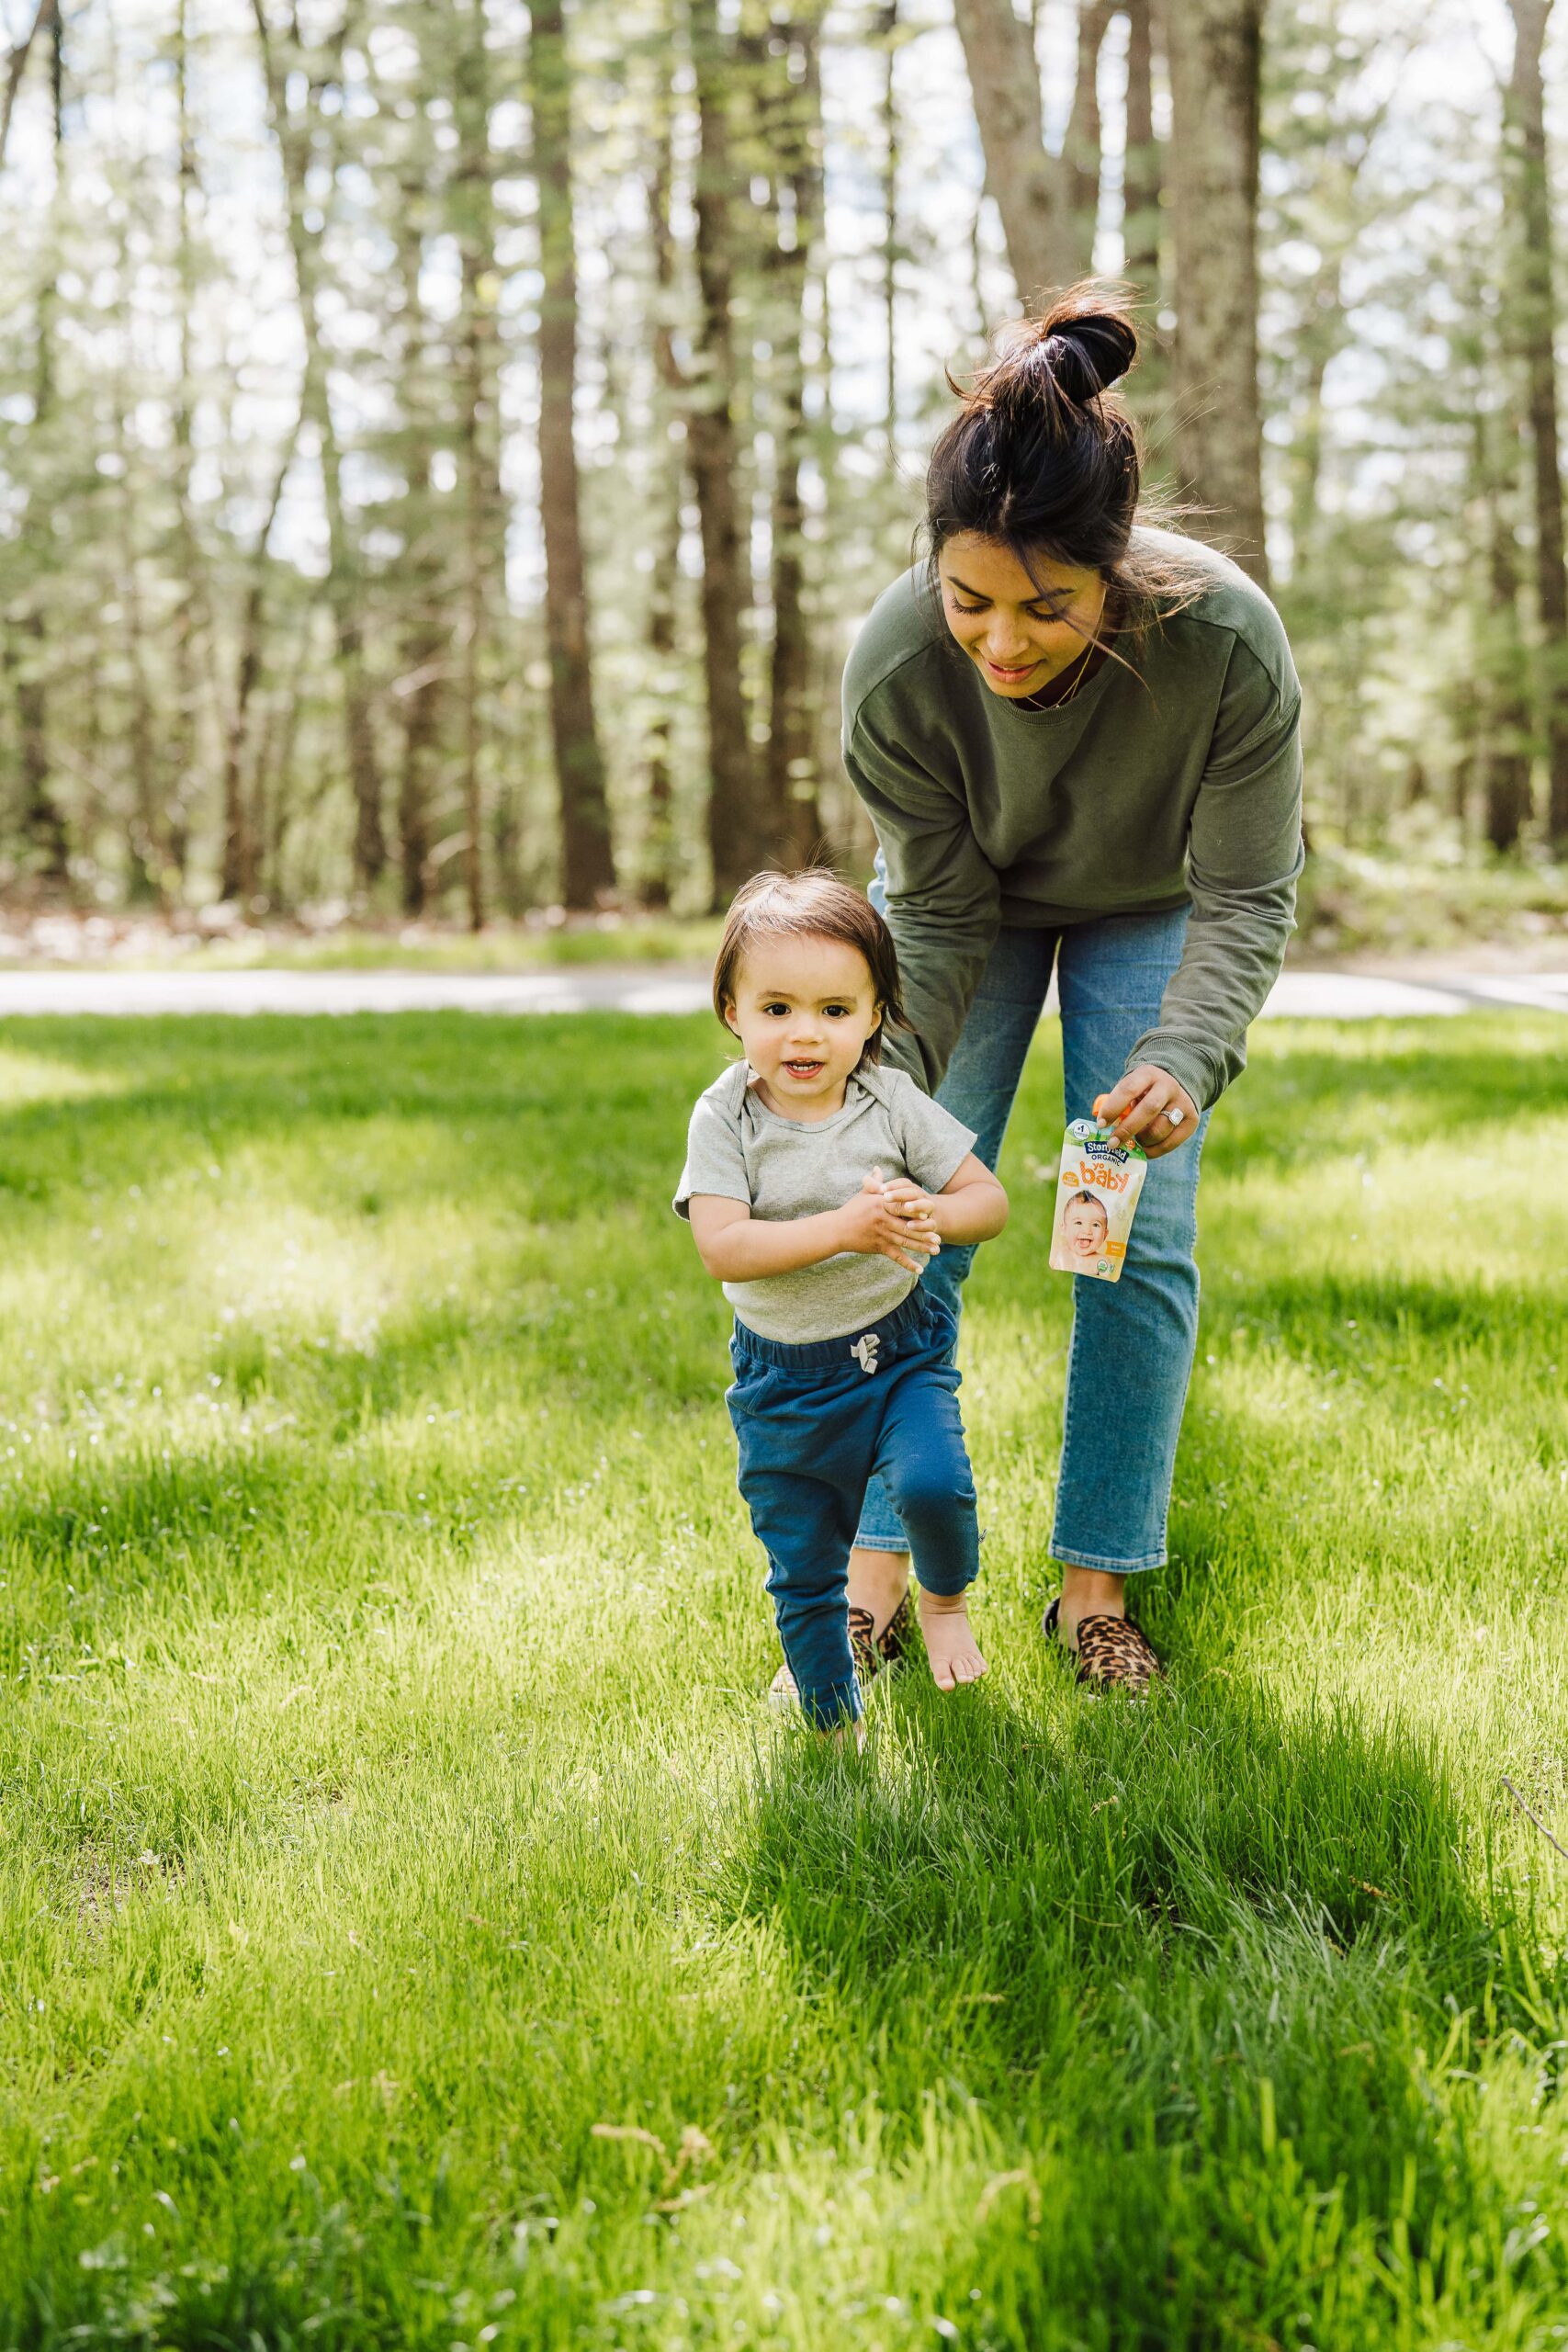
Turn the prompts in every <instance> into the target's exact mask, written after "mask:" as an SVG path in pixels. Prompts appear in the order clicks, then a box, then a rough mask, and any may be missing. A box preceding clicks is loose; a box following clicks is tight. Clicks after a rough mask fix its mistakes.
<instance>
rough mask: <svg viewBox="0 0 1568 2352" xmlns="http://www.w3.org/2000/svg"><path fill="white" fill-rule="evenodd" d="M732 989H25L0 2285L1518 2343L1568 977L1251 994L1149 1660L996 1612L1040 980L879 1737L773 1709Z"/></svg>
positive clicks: (5, 1440) (2, 1210)
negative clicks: (192, 1013)
mask: <svg viewBox="0 0 1568 2352" xmlns="http://www.w3.org/2000/svg"><path fill="white" fill-rule="evenodd" d="M721 1055H722V1048H721V1044H720V1041H719V1039H718V1037H717V1035H716V1031H715V1029H714V1027H713V1025H712V1023H707V1022H702V1021H694V1022H690V1023H645V1022H637V1021H633V1020H620V1019H604V1020H598V1019H594V1020H589V1019H572V1020H566V1021H535V1022H529V1023H517V1024H513V1023H498V1022H486V1021H482V1020H471V1019H463V1018H461V1017H443V1018H428V1019H427V1018H423V1017H418V1016H404V1017H402V1018H400V1019H399V1020H396V1021H374V1020H353V1021H344V1022H337V1023H286V1022H280V1021H275V1020H266V1019H258V1020H255V1021H253V1022H246V1023H206V1022H200V1021H186V1022H169V1023H123V1022H116V1023H108V1022H105V1023H86V1022H81V1023H74V1022H73V1023H64V1022H58V1023H49V1024H47V1025H44V1024H33V1023H17V1024H13V1025H12V1026H10V1027H9V1028H8V1029H7V1031H6V1034H5V1036H4V1039H3V1040H0V1102H3V1105H4V1108H3V1112H0V1216H4V1219H5V1222H6V1245H7V1246H6V1250H5V1253H4V1261H3V1269H0V1313H3V1315H4V1318H5V1326H4V1328H5V1333H6V1348H5V1351H4V1355H3V1358H0V1576H3V1577H4V1579H5V1595H4V1598H5V1603H6V1611H5V1615H4V1618H3V1619H0V1670H3V1671H4V1673H5V1675H6V1689H7V1691H8V1694H9V1695H8V1701H7V1706H6V1713H5V1717H4V1725H3V1728H0V1786H3V1788H4V1792H5V1796H4V1804H3V1805H0V1890H3V1894H0V1954H3V1959H0V2345H6V2346H18V2347H20V2346H27V2347H28V2348H29V2352H33V2347H37V2348H38V2352H43V2347H54V2346H62V2347H63V2346H66V2345H71V2344H78V2345H102V2346H110V2345H127V2346H138V2347H143V2352H145V2348H146V2347H151V2346H168V2347H176V2346H177V2347H182V2348H183V2347H191V2352H195V2347H197V2346H201V2347H219V2346H224V2347H228V2346H245V2347H252V2346H257V2345H265V2346H267V2347H269V2352H272V2347H276V2348H277V2352H285V2347H300V2352H302V2348H303V2347H304V2346H308V2345H314V2346H336V2347H345V2348H346V2347H351V2346H352V2347H355V2352H357V2347H361V2346H385V2347H387V2352H391V2348H392V2347H394V2346H396V2347H398V2348H399V2352H403V2347H411V2346H412V2347H423V2346H428V2347H431V2352H447V2347H449V2346H453V2345H454V2344H461V2345H464V2346H475V2345H479V2344H481V2343H484V2344H489V2343H495V2344H498V2345H501V2346H507V2345H515V2346H529V2347H534V2346H558V2347H561V2352H565V2347H568V2346H570V2347H573V2352H576V2347H582V2346H588V2347H599V2352H613V2347H622V2348H623V2352H642V2347H649V2352H652V2347H656V2346H657V2347H661V2352H675V2347H677V2346H715V2347H716V2346H720V2345H724V2346H730V2345H750V2346H773V2347H790V2348H791V2352H820V2347H822V2346H827V2345H832V2346H846V2347H848V2346H855V2347H862V2346H863V2347H865V2352H871V2347H873V2346H882V2347H884V2352H912V2347H915V2346H924V2345H929V2344H931V2342H933V2341H942V2340H946V2341H950V2342H957V2343H960V2344H964V2345H968V2346H973V2347H975V2352H982V2347H986V2352H1003V2347H1006V2348H1007V2352H1015V2348H1016V2352H1041V2347H1058V2346H1060V2347H1063V2352H1066V2347H1068V2346H1094V2347H1100V2346H1103V2347H1107V2352H1109V2347H1111V2346H1118V2347H1121V2346H1134V2345H1136V2346H1149V2347H1154V2346H1178V2345H1179V2346H1205V2347H1207V2346H1213V2347H1216V2348H1217V2347H1220V2346H1232V2345H1244V2344H1245V2345H1253V2344H1256V2345H1265V2344H1270V2343H1271V2344H1274V2345H1277V2346H1285V2347H1289V2352H1305V2347H1306V2346H1309V2345H1310V2346H1317V2347H1319V2352H1341V2347H1343V2352H1352V2347H1353V2352H1383V2347H1386V2346H1391V2345H1397V2346H1408V2347H1411V2348H1412V2352H1416V2347H1420V2348H1421V2352H1437V2347H1438V2346H1440V2345H1455V2344H1463V2345H1465V2346H1476V2347H1480V2346H1486V2347H1489V2352H1490V2347H1503V2346H1506V2347H1509V2348H1510V2352H1526V2348H1527V2347H1528V2348H1529V2352H1545V2347H1546V2346H1550V2345H1552V2344H1554V2343H1557V2342H1560V2341H1561V2340H1562V2312H1563V2310H1564V2308H1565V2307H1568V2253H1565V2245H1568V2239H1565V2236H1564V2230H1565V2226H1568V2190H1565V2187H1564V2184H1565V2182H1568V2162H1565V2160H1568V2122H1565V2120H1564V2114H1563V2108H1562V2098H1561V2075H1562V2066H1561V2059H1562V2048H1563V2046H1564V2042H1565V2041H1568V2030H1565V2028H1568V1985H1565V1984H1564V1980H1563V1975H1562V1958H1561V1954H1562V1944H1563V1938H1564V1928H1565V1926H1568V1904H1565V1887H1568V1882H1565V1880H1564V1876H1563V1871H1564V1867H1565V1866H1563V1865H1562V1864H1560V1863H1559V1861H1558V1860H1557V1858H1556V1856H1555V1855H1554V1854H1553V1853H1552V1851H1551V1848H1550V1847H1549V1846H1548V1845H1547V1844H1546V1843H1545V1841H1544V1840H1543V1839H1542V1838H1541V1837H1540V1834H1539V1832H1538V1831H1537V1830H1535V1829H1534V1828H1533V1827H1531V1826H1529V1824H1527V1823H1526V1822H1525V1821H1524V1820H1523V1819H1522V1817H1521V1816H1520V1815H1519V1814H1518V1813H1517V1811H1516V1810H1515V1809H1514V1808H1513V1807H1512V1805H1511V1804H1509V1803H1508V1802H1507V1801H1506V1797H1505V1796H1504V1794H1503V1792H1501V1789H1500V1785H1499V1775H1500V1774H1501V1773H1504V1772H1506V1773H1507V1774H1508V1776H1509V1777H1510V1778H1511V1779H1512V1780H1513V1781H1515V1782H1516V1783H1517V1785H1518V1787H1519V1788H1520V1789H1521V1790H1522V1791H1523V1792H1524V1793H1525V1795H1526V1797H1527V1798H1528V1800H1529V1802H1530V1803H1531V1804H1533V1805H1534V1806H1535V1807H1536V1808H1537V1810H1538V1811H1539V1812H1540V1814H1541V1815H1542V1818H1543V1819H1544V1820H1545V1821H1546V1822H1547V1823H1548V1825H1549V1826H1551V1827H1553V1828H1555V1830H1556V1831H1557V1833H1558V1835H1559V1836H1564V1835H1565V1834H1568V1763H1565V1760H1564V1759H1565V1757H1568V1715H1565V1713H1564V1698H1563V1693H1564V1691H1565V1690H1568V1635H1565V1634H1564V1618H1563V1609H1562V1601H1563V1598H1564V1591H1565V1586H1568V1551H1565V1548H1564V1535H1563V1521H1562V1488H1563V1480H1564V1476H1568V1452H1565V1445H1564V1427H1563V1419H1562V1372H1561V1349H1562V1329H1563V1321H1562V1315H1563V1305H1564V1301H1563V1295H1562V1266H1563V1265H1564V1263H1565V1262H1568V1249H1565V1245H1568V1204H1565V1203H1564V1199H1563V1195H1562V1187H1561V1185H1560V1184H1557V1183H1555V1182H1553V1181H1552V1173H1551V1171H1552V1170H1553V1169H1554V1168H1555V1166H1556V1164H1557V1159H1559V1158H1560V1156H1561V1153H1562V1148H1563V1146H1564V1143H1565V1142H1568V1083H1565V1080H1564V1075H1563V1064H1562V1053H1561V1030H1560V1025H1558V1024H1553V1023H1550V1022H1548V1021H1546V1020H1538V1019H1535V1018H1533V1017H1528V1016H1519V1017H1509V1018H1506V1019H1503V1018H1499V1019H1495V1020H1486V1021H1471V1020H1462V1021H1455V1022H1445V1023H1427V1024H1421V1023H1407V1024H1404V1025H1393V1024H1377V1025H1362V1026H1358V1027H1356V1028H1354V1029H1348V1030H1343V1031H1336V1030H1335V1029H1333V1028H1331V1027H1329V1026H1327V1025H1314V1026H1300V1025H1295V1026H1289V1025H1283V1024H1276V1025H1275V1026H1273V1027H1271V1028H1269V1029H1268V1030H1266V1031H1265V1032H1263V1033H1261V1034H1260V1035H1259V1037H1258V1041H1257V1044H1256V1046H1255V1049H1254V1061H1253V1068H1252V1070H1251V1072H1250V1073H1249V1075H1248V1077H1247V1080H1245V1081H1244V1082H1243V1084H1242V1085H1241V1087H1240V1088H1238V1089H1237V1091H1235V1094H1234V1096H1233V1097H1232V1098H1231V1099H1230V1100H1229V1101H1228V1102H1227V1103H1225V1104H1224V1107H1223V1108H1222V1110H1221V1111H1220V1113H1219V1114H1218V1116H1217V1118H1216V1121H1215V1125H1214V1128H1213V1136H1212V1137H1211V1140H1210V1142H1209V1145H1208V1147H1207V1151H1208V1164H1207V1170H1206V1174H1205V1182H1204V1196H1203V1201H1204V1205H1203V1242H1202V1259H1203V1264H1204V1270H1205V1279H1206V1286H1207V1287H1206V1304H1205V1310H1204V1327H1203V1335H1202V1340H1201V1351H1200V1358H1199V1364H1198V1369H1197V1376H1196V1380H1195V1384H1194V1388H1193V1394H1192V1399H1191V1405H1190V1412H1189V1418H1188V1427H1187V1431H1186V1436H1185V1439H1184V1442H1183V1451H1182V1455H1181V1461H1180V1465H1179V1476H1178V1488H1177V1497H1176V1502H1175V1509H1174V1513H1173V1523H1172V1561H1171V1566H1170V1567H1169V1568H1168V1570H1166V1571H1164V1572H1162V1573H1161V1574H1159V1575H1157V1576H1156V1577H1153V1578H1151V1579H1150V1580H1149V1584H1148V1587H1147V1590H1146V1597H1145V1604H1144V1606H1145V1622H1146V1623H1148V1624H1149V1626H1150V1628H1151V1630H1152V1632H1153V1633H1154V1634H1155V1635H1156V1639H1158V1640H1159V1642H1160V1643H1161V1644H1162V1645H1163V1646H1165V1647H1166V1649H1167V1650H1168V1654H1169V1657H1170V1659H1171V1664H1172V1679H1171V1683H1170V1686H1169V1688H1168V1690H1167V1691H1161V1692H1158V1693H1156V1696H1155V1698H1154V1700H1153V1701H1152V1702H1151V1703H1150V1704H1149V1705H1148V1707H1147V1708H1146V1709H1144V1710H1142V1711H1136V1712H1134V1711H1130V1710H1128V1709H1126V1708H1124V1707H1123V1706H1122V1705H1121V1704H1120V1703H1113V1702H1109V1701H1106V1702H1085V1701H1083V1700H1082V1699H1081V1698H1080V1697H1079V1696H1078V1695H1077V1692H1076V1691H1074V1689H1073V1688H1072V1686H1071V1684H1070V1683H1069V1681H1068V1680H1067V1679H1066V1674H1065V1672H1064V1670H1063V1669H1062V1668H1061V1665H1060V1663H1059V1661H1058V1660H1057V1658H1056V1657H1055V1656H1054V1655H1053V1654H1051V1653H1049V1652H1047V1651H1046V1649H1045V1648H1044V1646H1043V1644H1042V1642H1041V1640H1040V1637H1039V1634H1038V1631H1037V1621H1038V1616H1039V1611H1040V1608H1041V1606H1042V1603H1043V1600H1045V1598H1046V1597H1047V1594H1048V1592H1049V1589H1050V1577H1049V1570H1048V1566H1047V1563H1046V1561H1045V1558H1044V1553H1043V1546H1044V1542H1045V1534H1046V1529H1047V1527H1048V1524H1049V1510H1050V1502H1051V1487H1052V1476H1053V1463H1054V1454H1055V1430H1056V1425H1057V1416H1058V1411H1059V1406H1060V1396H1061V1378H1062V1361H1063V1342H1064V1340H1065V1337H1066V1318H1067V1314H1068V1306H1069V1293H1068V1286H1067V1285H1066V1283H1059V1282H1057V1281H1055V1279H1054V1278H1052V1277H1051V1276H1050V1275H1048V1274H1046V1273H1044V1272H1042V1268H1043V1260H1044V1238H1045V1232H1046V1222H1047V1213H1048V1207H1049V1186H1048V1184H1047V1183H1045V1182H1041V1181H1038V1180H1039V1178H1040V1177H1041V1175H1042V1174H1043V1172H1044V1171H1045V1163H1046V1161H1047V1160H1048V1159H1049V1156H1050V1154H1051V1151H1052V1149H1053V1141H1054V1137H1055V1136H1056V1135H1058V1134H1059V1126H1060V1104H1059V1096H1058V1086H1059V1074H1058V1069H1057V1065H1056V1062H1055V1054H1054V1050H1053V1049H1052V1048H1051V1047H1050V1046H1043V1047H1042V1050H1041V1051H1040V1053H1039V1054H1038V1055H1037V1057H1035V1060H1034V1062H1033V1063H1032V1067H1031V1069H1030V1072H1029V1075H1028V1079H1027V1081H1026V1086H1025V1091H1024V1093H1023V1096H1022V1098H1021V1103H1020V1108H1019V1113H1018V1115H1017V1118H1016V1120H1015V1123H1014V1128H1013V1132H1012V1136H1011V1138H1010V1147H1009V1153H1008V1158H1007V1160H1006V1163H1005V1165H1004V1170H1003V1172H1004V1175H1005V1176H1006V1178H1007V1180H1008V1182H1009V1183H1010V1189H1011V1192H1012V1196H1013V1201H1014V1213H1013V1219H1012V1222H1011V1224H1010V1227H1009V1230H1008V1233H1007V1235H1006V1236H1005V1237H1004V1238H1002V1240H1000V1241H999V1242H998V1243H996V1244H994V1245H991V1246H989V1247H988V1248H987V1250H984V1251H983V1252H982V1253H981V1259H980V1263H979V1266H978V1268H977V1271H976V1278H975V1282H974V1285H973V1297H972V1311H971V1313H970V1315H969V1317H968V1319H967V1321H966V1326H965V1331H966V1338H965V1356H964V1368H965V1375H966V1376H965V1386H964V1400H965V1408H966V1416H967V1420H968V1424H969V1427H970V1430H971V1432H972V1437H973V1441H974V1446H975V1453H976V1467H977V1473H978V1476H979V1479H980V1484H981V1489H982V1494H983V1498H984V1516H985V1520H986V1522H987V1527H988V1535H987V1545H986V1566H985V1572H984V1579H983V1586H982V1596H983V1597H982V1600H981V1602H980V1614H979V1623H980V1625H981V1628H982V1631H983V1634H984V1636H985V1638H986V1640H987V1646H988V1649H989V1653H990V1656H991V1658H992V1661H993V1673H992V1675H991V1677H990V1678H989V1679H988V1681H987V1683H986V1684H985V1685H984V1686H983V1687H982V1688H981V1689H979V1690H978V1691H975V1692H973V1693H972V1694H967V1695H965V1696H964V1697H963V1698H961V1699H958V1700H949V1701H944V1700H942V1699H941V1698H939V1696H938V1694H937V1693H936V1692H935V1691H933V1690H932V1689H931V1686H930V1683H929V1681H928V1680H927V1679H926V1677H925V1675H924V1673H923V1670H921V1669H918V1668H911V1669H909V1670H908V1671H907V1672H906V1674H905V1675H904V1676H903V1678H902V1679H900V1680H899V1681H897V1683H895V1684H892V1685H883V1686H879V1687H878V1688H877V1689H876V1691H874V1700H873V1704H872V1707H871V1718H872V1722H873V1724H874V1736H873V1739H872V1743H871V1746H870V1747H869V1749H868V1751H867V1754H866V1756H865V1757H864V1758H863V1759H861V1760H859V1761H854V1760H851V1759H849V1758H845V1757H843V1756H841V1755H838V1754H834V1753H829V1752H824V1751H820V1750H818V1749H817V1748H816V1747H813V1746H812V1745H810V1744H809V1743H808V1742H807V1740H806V1739H805V1738H804V1736H802V1735H800V1734H798V1733H796V1732H792V1731H790V1730H789V1729H788V1728H787V1727H781V1726H780V1725H778V1724H776V1723H775V1722H774V1721H773V1719H771V1718H770V1717H769V1716H768V1715H767V1713H766V1711H765V1709H764V1707H763V1705H762V1703H761V1691H762V1690H763V1689H764V1687H765V1684H766V1681H767V1678H768V1676H769V1674H770V1672H771V1670H772V1665H773V1656H774V1650H773V1635H772V1632H771V1628H770V1626H769V1624H768V1622H767V1613H766V1604H765V1601H764V1599H763V1595H762V1592H761V1576H760V1571H759V1566H758V1563H757V1560H756V1557H755V1554H754V1547H753V1545H752V1543H751V1541H750V1536H749V1534H748V1532H747V1531H746V1529H745V1527H744V1524H743V1519H742V1513H741V1510H740V1506H739V1500H738V1498H737V1497H736V1494H735V1492H734V1487H733V1476H732V1456H731V1446H730V1438H729V1433H728V1428H727V1425H726V1419H725V1415H724V1409H723V1406H722V1402H721V1392H722V1388H723V1385H724V1380H725V1376H726V1375H725V1354H724V1344H723V1326H724V1318H723V1314H722V1310H721V1305H720V1302H719V1300H718V1298H717V1296H716V1292H715V1290H714V1287H713V1285H712V1284H711V1283H708V1282H707V1280H706V1278H705V1276H704V1275H703V1274H702V1272H701V1271H700V1268H699V1267H698V1264H697V1261H696V1259H695V1255H694V1251H693V1250H692V1248H691V1244H690V1238H689V1236H688V1235H687V1234H686V1233H685V1231H684V1230H683V1228H682V1227H680V1226H679V1225H678V1224H677V1222H676V1220H675V1219H674V1218H673V1217H672V1216H671V1215H670V1213H669V1209H668V1205H667V1204H668V1197H669V1193H670V1191H671V1185H672V1181H673V1177H674V1173H675V1169H676V1164H677V1162H678V1159H679V1155H680V1148H681V1132H682V1118H683V1111H684V1106H685V1104H686V1103H687V1102H688V1101H689V1099H690V1098H691V1097H692V1095H693V1094H694V1092H695V1091H696V1090H697V1089H698V1088H699V1087H700V1086H701V1085H702V1084H703V1083H705V1080H707V1079H708V1078H709V1077H710V1076H711V1075H712V1074H713V1073H714V1071H715V1069H716V1067H717V1066H718V1064H719V1061H720V1059H721ZM1499 1148H1504V1149H1505V1150H1506V1155H1507V1157H1506V1164H1504V1165H1503V1166H1499V1164H1498V1159H1497V1155H1498V1151H1499ZM1103 1377H1104V1378H1105V1379H1106V1380H1107V1381H1111V1380H1126V1379H1129V1378H1135V1377H1136V1367H1135V1365H1124V1364H1118V1365H1107V1366H1105V1367H1104V1368H1103Z"/></svg>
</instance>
